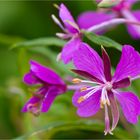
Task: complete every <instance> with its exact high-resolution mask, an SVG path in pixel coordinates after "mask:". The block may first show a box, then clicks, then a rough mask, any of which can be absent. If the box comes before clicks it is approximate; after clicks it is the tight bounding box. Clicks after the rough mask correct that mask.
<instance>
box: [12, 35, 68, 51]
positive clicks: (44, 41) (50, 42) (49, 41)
mask: <svg viewBox="0 0 140 140" xmlns="http://www.w3.org/2000/svg"><path fill="white" fill-rule="evenodd" d="M64 44H65V41H64V40H62V39H59V38H55V37H46V38H38V39H33V40H30V41H24V42H20V43H16V44H14V45H13V46H12V47H11V49H14V48H19V47H33V46H59V47H63V45H64Z"/></svg>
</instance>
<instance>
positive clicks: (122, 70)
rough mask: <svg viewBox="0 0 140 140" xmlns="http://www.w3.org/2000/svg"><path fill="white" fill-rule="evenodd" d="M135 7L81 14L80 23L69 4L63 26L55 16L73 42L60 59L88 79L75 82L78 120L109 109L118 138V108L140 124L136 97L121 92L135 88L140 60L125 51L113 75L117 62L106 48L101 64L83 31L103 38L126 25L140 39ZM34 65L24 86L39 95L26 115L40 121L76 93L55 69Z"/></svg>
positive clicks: (64, 36) (107, 119) (61, 10)
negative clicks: (59, 101) (57, 103)
mask: <svg viewBox="0 0 140 140" xmlns="http://www.w3.org/2000/svg"><path fill="white" fill-rule="evenodd" d="M135 2H136V0H128V1H125V0H120V1H119V2H117V5H113V7H111V8H108V9H106V10H102V11H96V12H93V11H90V12H86V13H83V14H81V15H80V16H79V17H78V19H77V22H76V21H75V20H74V18H73V17H72V15H71V13H70V11H69V10H68V9H67V7H66V6H65V5H64V4H61V5H60V6H58V7H57V8H58V10H59V18H60V19H61V21H62V23H61V21H59V19H58V18H56V16H54V15H52V18H53V20H54V21H55V23H56V24H57V25H58V26H59V27H60V28H61V29H62V30H63V32H64V33H56V35H57V36H58V37H60V38H62V39H68V42H67V43H66V44H65V45H64V47H63V49H62V52H61V53H60V54H59V55H58V59H59V60H62V61H63V62H64V64H67V63H69V62H72V63H73V65H74V66H75V69H72V71H73V72H74V73H76V74H77V75H78V76H81V77H82V79H80V78H74V79H73V80H72V82H73V83H74V84H76V85H72V86H73V88H72V89H73V90H74V91H75V93H74V96H73V98H72V102H73V105H74V106H75V107H77V114H78V115H79V116H81V117H91V116H93V115H95V114H96V113H97V112H98V111H99V110H100V109H104V113H105V131H104V132H105V135H106V134H108V133H109V134H113V133H112V131H113V130H114V129H115V127H116V126H117V124H118V121H119V116H120V113H119V106H118V103H119V104H120V106H121V109H122V112H123V114H124V116H125V118H126V120H127V121H128V122H130V123H132V124H136V123H137V122H138V116H139V115H140V100H139V98H138V97H137V96H136V95H135V94H134V93H133V92H131V91H123V90H120V89H122V88H127V87H129V86H131V82H132V81H133V80H135V79H138V78H140V54H139V53H138V52H137V51H136V50H135V49H134V48H133V47H132V46H131V45H124V46H122V54H121V58H120V61H119V63H118V65H117V67H116V70H115V72H114V75H112V72H111V61H110V58H109V55H108V54H107V52H106V50H105V49H104V47H103V46H102V47H101V50H102V58H101V57H100V55H99V54H98V53H97V52H96V51H95V50H94V49H92V48H91V47H90V46H89V45H88V44H86V43H84V42H83V40H82V38H83V36H84V32H83V30H86V31H88V32H94V33H96V34H103V33H104V32H105V31H107V27H108V28H109V27H112V25H113V26H115V25H117V24H120V23H126V26H127V27H128V32H129V33H130V35H131V36H132V37H133V38H139V37H140V26H139V24H140V23H139V20H140V11H134V12H133V11H131V6H132V4H134V3H135ZM133 23H134V24H133ZM136 24H137V25H136ZM30 65H31V68H30V71H29V73H27V74H26V75H25V76H24V82H25V83H26V84H27V85H29V86H32V87H33V88H35V91H34V92H33V93H32V97H31V98H30V99H29V101H28V102H27V103H26V104H25V105H24V107H23V109H22V111H23V112H31V113H33V114H34V115H39V114H40V112H47V111H48V110H49V108H50V106H51V105H52V103H53V101H54V99H55V98H56V97H57V96H58V95H60V94H63V93H65V92H66V91H67V90H70V88H68V87H69V86H68V85H67V84H66V83H65V82H64V81H63V80H62V79H61V77H60V76H59V75H58V74H56V73H55V72H54V71H53V70H51V69H50V68H47V67H45V66H43V65H41V64H39V63H38V62H36V61H30ZM109 109H110V110H111V114H112V119H111V118H110V117H111V116H110V115H109V111H108V110H109ZM111 120H112V125H111Z"/></svg>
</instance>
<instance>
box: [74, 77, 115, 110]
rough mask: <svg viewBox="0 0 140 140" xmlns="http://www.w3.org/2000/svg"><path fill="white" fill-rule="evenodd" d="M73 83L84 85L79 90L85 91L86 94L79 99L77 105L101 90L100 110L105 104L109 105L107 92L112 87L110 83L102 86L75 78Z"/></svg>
mask: <svg viewBox="0 0 140 140" xmlns="http://www.w3.org/2000/svg"><path fill="white" fill-rule="evenodd" d="M73 83H75V84H79V83H82V85H83V84H86V85H85V86H84V85H83V86H82V88H80V90H81V92H83V91H87V93H86V94H85V95H84V96H81V97H79V99H78V101H77V102H78V103H81V102H83V101H84V100H86V99H87V98H89V97H90V96H92V95H93V94H94V93H95V92H97V91H98V90H101V92H102V93H101V101H100V103H101V108H103V107H104V105H105V104H107V105H110V101H109V98H108V91H110V90H111V89H112V87H113V85H112V82H110V81H107V82H105V83H104V84H102V83H98V82H94V81H88V80H81V79H78V78H75V79H73ZM91 84H92V85H91ZM88 91H89V92H88Z"/></svg>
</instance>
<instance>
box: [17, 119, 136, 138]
mask: <svg viewBox="0 0 140 140" xmlns="http://www.w3.org/2000/svg"><path fill="white" fill-rule="evenodd" d="M71 130H74V131H80V133H83V132H86V133H88V132H92V134H94V135H96V133H97V132H99V133H100V134H101V135H102V136H103V137H106V138H108V137H109V138H119V139H127V138H134V136H132V135H131V134H129V133H127V132H126V131H124V130H122V129H120V128H118V127H117V128H116V129H115V131H114V136H110V135H108V136H104V132H103V131H104V124H103V123H101V122H99V121H96V120H94V121H93V120H80V121H73V122H67V121H59V122H52V123H49V124H48V125H47V126H44V127H42V128H40V129H37V130H35V131H33V132H30V133H28V134H25V135H23V136H21V137H19V138H17V139H15V140H24V139H31V138H35V137H39V138H41V139H51V137H52V136H54V135H55V134H56V133H57V132H63V133H68V132H70V131H71ZM68 135H69V133H68V134H67V136H68ZM94 135H93V136H92V137H93V138H94V137H95V136H94ZM65 138H66V137H65ZM67 138H68V137H67Z"/></svg>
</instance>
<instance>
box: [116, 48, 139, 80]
mask: <svg viewBox="0 0 140 140" xmlns="http://www.w3.org/2000/svg"><path fill="white" fill-rule="evenodd" d="M139 74H140V54H139V53H138V52H137V51H136V50H135V49H134V48H133V47H132V46H130V45H124V47H123V49H122V55H121V59H120V62H119V64H118V65H117V68H116V71H115V74H114V77H113V80H114V81H120V80H122V79H124V78H126V77H130V79H131V78H132V79H133V78H136V77H137V76H138V75H139Z"/></svg>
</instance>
